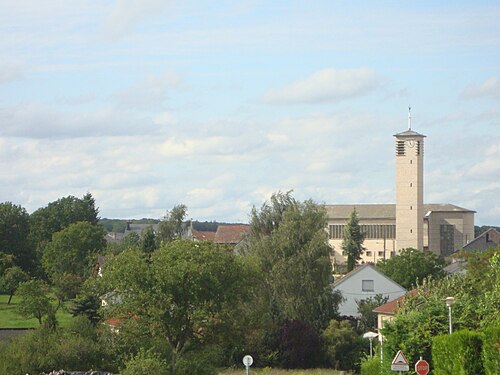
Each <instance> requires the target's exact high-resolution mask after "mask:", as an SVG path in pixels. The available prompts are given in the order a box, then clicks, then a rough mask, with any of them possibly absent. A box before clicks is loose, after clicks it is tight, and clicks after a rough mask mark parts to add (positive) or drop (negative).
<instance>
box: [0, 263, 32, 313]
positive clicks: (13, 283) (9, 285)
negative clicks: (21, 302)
mask: <svg viewBox="0 0 500 375" xmlns="http://www.w3.org/2000/svg"><path fill="white" fill-rule="evenodd" d="M28 279H29V276H28V274H27V273H26V272H24V271H23V270H22V269H21V268H20V267H17V266H14V267H11V268H7V270H6V271H5V273H4V275H3V276H2V277H1V278H0V287H1V289H2V290H3V291H4V292H7V293H8V294H9V301H8V302H7V305H10V301H11V300H12V296H14V293H15V292H16V290H17V288H18V287H19V284H21V283H23V282H25V281H27V280H28Z"/></svg>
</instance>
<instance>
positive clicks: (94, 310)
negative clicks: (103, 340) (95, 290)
mask: <svg viewBox="0 0 500 375" xmlns="http://www.w3.org/2000/svg"><path fill="white" fill-rule="evenodd" d="M100 306H101V301H100V299H99V298H98V297H97V296H95V295H93V294H92V293H84V294H82V295H81V296H78V297H77V298H76V299H75V300H74V301H73V306H72V307H71V308H70V311H71V315H73V316H79V315H82V316H84V317H86V318H87V319H88V321H89V322H91V323H92V324H93V325H94V326H95V325H97V323H98V322H99V320H100V319H101V317H100V315H99V307H100Z"/></svg>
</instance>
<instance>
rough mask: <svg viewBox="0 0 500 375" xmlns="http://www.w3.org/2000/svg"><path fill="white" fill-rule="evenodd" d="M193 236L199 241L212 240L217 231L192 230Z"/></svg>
mask: <svg viewBox="0 0 500 375" xmlns="http://www.w3.org/2000/svg"><path fill="white" fill-rule="evenodd" d="M192 233H193V238H194V239H195V240H198V241H212V242H213V240H214V238H215V232H209V231H204V230H196V229H193V230H192Z"/></svg>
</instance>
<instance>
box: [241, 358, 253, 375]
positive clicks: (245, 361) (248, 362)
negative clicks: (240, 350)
mask: <svg viewBox="0 0 500 375" xmlns="http://www.w3.org/2000/svg"><path fill="white" fill-rule="evenodd" d="M252 363H253V358H252V356H251V355H248V354H247V355H246V356H244V357H243V364H244V365H245V367H246V368H247V375H248V374H250V366H252Z"/></svg>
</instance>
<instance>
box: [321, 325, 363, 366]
mask: <svg viewBox="0 0 500 375" xmlns="http://www.w3.org/2000/svg"><path fill="white" fill-rule="evenodd" d="M322 337H323V343H324V344H323V345H324V350H325V356H326V359H327V361H328V363H329V364H330V366H332V367H333V368H335V369H337V370H353V369H355V368H358V367H359V365H360V362H361V354H362V353H363V351H364V349H363V344H364V343H363V339H362V338H361V337H360V336H358V334H357V333H356V332H355V331H354V328H352V326H351V325H350V323H349V321H347V320H342V321H340V322H339V321H336V320H332V321H331V322H330V324H328V327H327V328H326V329H325V331H324V332H323V334H322Z"/></svg>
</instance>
